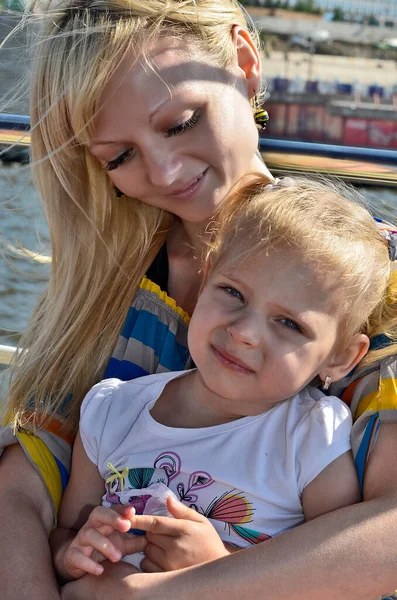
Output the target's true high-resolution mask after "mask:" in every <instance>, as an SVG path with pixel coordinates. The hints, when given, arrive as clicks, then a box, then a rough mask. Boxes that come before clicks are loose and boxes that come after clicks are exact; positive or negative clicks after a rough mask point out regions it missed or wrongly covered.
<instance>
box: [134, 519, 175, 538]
mask: <svg viewBox="0 0 397 600" xmlns="http://www.w3.org/2000/svg"><path fill="white" fill-rule="evenodd" d="M131 527H132V528H133V529H141V530H142V531H146V532H147V533H153V534H156V535H170V536H171V537H178V536H180V535H181V533H183V531H184V525H183V522H182V521H178V520H177V519H172V518H170V517H155V516H153V515H135V517H133V518H132V519H131Z"/></svg>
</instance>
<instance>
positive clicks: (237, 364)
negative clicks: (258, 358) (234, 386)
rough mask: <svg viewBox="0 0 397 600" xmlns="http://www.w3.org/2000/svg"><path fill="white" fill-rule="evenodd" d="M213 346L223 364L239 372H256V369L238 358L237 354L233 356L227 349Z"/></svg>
mask: <svg viewBox="0 0 397 600" xmlns="http://www.w3.org/2000/svg"><path fill="white" fill-rule="evenodd" d="M212 348H213V350H214V353H215V356H216V357H217V359H218V360H219V361H220V362H221V363H222V365H224V366H225V367H227V368H228V369H231V370H232V371H236V372H237V373H245V374H250V375H252V373H254V371H253V370H252V369H250V368H249V367H248V366H247V365H246V364H244V363H243V362H242V361H241V360H240V359H238V358H236V357H235V356H232V355H231V354H229V353H228V352H226V350H223V349H222V348H216V347H215V346H213V347H212Z"/></svg>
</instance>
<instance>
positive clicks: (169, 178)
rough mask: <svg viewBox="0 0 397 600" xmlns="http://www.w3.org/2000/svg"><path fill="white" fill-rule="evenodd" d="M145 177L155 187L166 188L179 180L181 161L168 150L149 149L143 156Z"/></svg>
mask: <svg viewBox="0 0 397 600" xmlns="http://www.w3.org/2000/svg"><path fill="white" fill-rule="evenodd" d="M144 161H145V167H146V173H147V177H148V179H149V181H150V183H151V184H152V185H154V186H156V187H163V188H167V187H170V186H172V184H174V183H175V182H177V181H178V180H180V179H181V176H182V160H181V158H180V157H179V156H178V155H176V154H175V153H173V152H170V151H169V149H167V150H165V149H164V148H160V147H157V148H151V149H150V150H149V151H148V152H146V153H145V155H144Z"/></svg>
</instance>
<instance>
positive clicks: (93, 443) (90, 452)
mask: <svg viewBox="0 0 397 600" xmlns="http://www.w3.org/2000/svg"><path fill="white" fill-rule="evenodd" d="M119 383H120V381H119V380H118V379H106V380H105V381H101V382H100V383H98V384H97V385H95V386H94V387H93V388H91V390H90V391H89V392H88V394H87V395H86V397H85V398H84V400H83V403H82V405H81V410H80V436H81V441H82V443H83V446H84V450H85V451H86V453H87V456H88V458H89V459H90V460H91V462H93V463H94V464H95V465H97V466H98V465H99V450H100V446H101V440H102V437H103V433H104V430H105V427H106V423H107V421H108V418H109V413H110V408H111V403H112V397H113V393H114V391H115V389H116V388H117V387H118V384H119Z"/></svg>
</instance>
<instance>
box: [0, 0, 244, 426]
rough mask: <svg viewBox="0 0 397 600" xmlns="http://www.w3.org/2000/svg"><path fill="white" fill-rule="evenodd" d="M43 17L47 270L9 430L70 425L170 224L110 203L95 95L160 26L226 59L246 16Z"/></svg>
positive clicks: (154, 211)
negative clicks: (96, 147) (54, 421)
mask: <svg viewBox="0 0 397 600" xmlns="http://www.w3.org/2000/svg"><path fill="white" fill-rule="evenodd" d="M44 13H45V14H43V15H40V19H41V20H42V31H41V33H40V34H39V35H38V37H37V41H36V42H35V46H36V48H35V61H34V69H33V73H32V86H31V150H32V160H33V173H34V178H35V181H36V184H37V187H38V189H39V192H40V194H41V197H42V200H43V204H44V210H45V214H46V218H47V223H48V227H49V232H50V238H51V247H52V266H51V276H50V282H49V286H48V289H47V291H46V292H45V294H44V295H43V297H42V299H41V301H40V304H39V306H38V307H37V309H36V311H35V313H34V314H33V317H32V319H31V323H30V326H29V328H28V330H27V332H26V334H25V335H24V336H23V338H22V341H21V348H22V350H21V353H20V355H19V357H18V360H17V364H16V365H15V366H14V367H13V369H12V372H11V380H10V384H9V392H8V396H9V415H11V418H12V419H13V424H14V427H16V428H18V427H27V428H29V429H34V428H35V427H36V426H43V425H45V423H46V422H47V421H48V420H49V419H50V418H51V417H53V416H57V414H62V420H63V422H64V425H65V426H66V427H67V428H68V429H69V430H70V431H72V432H73V431H75V430H76V426H77V423H78V419H79V410H80V403H81V400H82V398H83V397H84V395H85V394H86V392H87V391H88V389H89V388H90V387H91V386H92V385H93V384H95V383H96V382H97V381H99V380H100V379H101V378H102V376H103V373H104V370H105V367H106V364H107V362H108V360H109V358H110V355H111V353H112V350H113V348H114V345H115V343H116V340H117V336H118V334H119V332H120V330H121V327H122V324H123V321H124V319H125V317H126V314H127V311H128V308H129V306H130V304H131V302H132V300H133V298H134V294H135V292H136V290H137V288H138V286H139V282H140V280H141V278H142V276H143V275H144V273H145V271H146V270H147V268H148V267H149V265H150V264H151V262H152V261H153V259H154V257H155V255H156V253H157V252H158V250H159V248H160V247H161V245H162V244H163V243H164V240H165V236H166V233H167V231H169V229H170V226H171V224H172V221H173V216H172V215H171V214H169V213H166V212H164V211H162V210H160V209H158V208H155V207H152V206H148V205H145V204H143V203H141V202H139V201H138V200H136V199H134V198H126V197H125V196H124V197H122V198H121V199H119V200H117V199H116V194H115V191H114V189H113V187H112V184H111V182H110V180H109V178H108V177H107V175H106V173H105V172H104V170H103V168H102V167H100V165H99V162H98V161H97V160H96V159H95V158H94V157H93V156H92V155H91V153H90V152H89V150H88V148H87V142H88V140H89V139H90V136H91V135H92V132H93V122H94V118H95V115H96V114H97V111H98V108H99V101H100V97H101V93H102V91H103V89H104V86H105V85H106V83H107V82H108V81H109V79H110V77H111V76H112V74H113V73H114V71H115V70H116V68H117V66H118V65H119V63H120V61H121V60H122V59H123V58H124V57H126V56H130V54H131V55H134V52H135V55H134V56H133V59H134V60H139V59H142V60H144V61H145V60H146V61H147V57H146V55H145V51H146V50H147V48H148V44H149V43H151V42H153V41H154V40H155V39H156V36H159V35H162V34H165V35H171V36H177V37H182V36H183V37H184V39H186V38H187V37H188V38H189V39H190V40H191V43H192V47H193V48H194V49H196V47H197V48H200V50H201V52H206V53H210V54H211V56H213V57H214V60H215V61H217V63H218V64H219V65H220V66H226V65H228V64H229V63H230V62H231V61H232V59H233V56H234V54H233V51H234V46H233V42H232V36H231V31H232V28H233V26H234V25H236V24H239V25H241V26H243V27H245V28H247V22H246V18H245V14H244V12H243V10H242V8H241V7H240V5H239V4H238V2H236V1H235V0H216V2H215V1H214V0H87V1H84V2H83V1H82V0H76V1H75V2H49V3H48V4H47V6H46V7H45V10H44ZM36 18H37V17H36ZM137 48H139V56H138V55H137V52H136V49H137ZM70 397H71V398H72V401H67V399H68V398H70Z"/></svg>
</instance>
